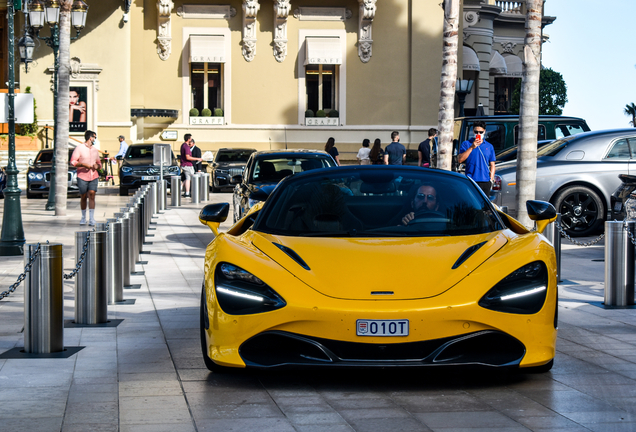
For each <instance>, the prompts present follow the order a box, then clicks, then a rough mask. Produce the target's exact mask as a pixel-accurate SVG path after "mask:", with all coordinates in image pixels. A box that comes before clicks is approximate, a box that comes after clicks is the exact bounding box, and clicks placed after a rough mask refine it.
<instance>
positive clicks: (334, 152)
mask: <svg viewBox="0 0 636 432" xmlns="http://www.w3.org/2000/svg"><path fill="white" fill-rule="evenodd" d="M325 151H326V152H327V153H329V154H330V155H331V157H332V158H333V160H335V161H336V165H338V166H340V159H339V158H338V155H339V154H340V153H338V149H337V148H336V140H335V139H334V138H333V137H331V138H329V139H328V140H327V144H325Z"/></svg>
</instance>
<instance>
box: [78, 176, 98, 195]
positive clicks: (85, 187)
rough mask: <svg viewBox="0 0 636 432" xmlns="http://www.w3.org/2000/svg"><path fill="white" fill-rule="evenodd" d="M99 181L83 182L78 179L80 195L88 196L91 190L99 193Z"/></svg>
mask: <svg viewBox="0 0 636 432" xmlns="http://www.w3.org/2000/svg"><path fill="white" fill-rule="evenodd" d="M98 180H99V179H93V180H91V181H86V180H82V179H81V178H79V177H78V178H77V187H78V188H79V193H80V195H84V194H86V193H87V192H88V191H89V190H92V191H95V192H97V182H98Z"/></svg>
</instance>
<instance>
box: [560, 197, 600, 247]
mask: <svg viewBox="0 0 636 432" xmlns="http://www.w3.org/2000/svg"><path fill="white" fill-rule="evenodd" d="M553 203H554V207H555V208H556V211H557V213H561V225H562V226H563V228H564V229H565V232H566V233H568V235H570V236H579V237H583V236H590V235H593V234H594V233H595V232H596V231H598V229H599V228H600V227H601V225H602V224H603V220H604V219H605V205H604V204H603V201H602V200H601V198H600V197H599V196H598V194H597V193H596V192H594V191H593V190H592V189H590V188H588V187H585V186H571V187H568V188H565V189H563V190H562V191H561V192H559V193H558V194H557V195H556V197H555V198H554V200H553Z"/></svg>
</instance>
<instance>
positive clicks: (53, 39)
mask: <svg viewBox="0 0 636 432" xmlns="http://www.w3.org/2000/svg"><path fill="white" fill-rule="evenodd" d="M28 10H29V24H30V25H31V29H32V30H33V34H34V35H35V37H37V38H38V39H40V40H43V41H44V42H45V43H46V44H47V45H48V46H49V47H51V48H52V49H53V60H54V63H53V64H54V67H53V122H54V124H55V135H54V138H53V161H52V165H51V172H50V182H49V199H48V201H47V203H46V206H45V207H44V208H45V209H46V210H55V152H56V150H57V139H56V138H55V137H56V136H57V130H58V124H57V103H58V100H57V99H58V98H57V73H58V70H59V67H60V62H59V58H58V52H59V49H60V28H59V25H58V24H59V22H60V4H59V3H58V1H57V0H47V1H46V3H44V4H43V3H42V2H41V1H40V0H31V1H30V2H29V8H28ZM87 12H88V5H87V4H86V3H84V2H83V1H82V0H75V1H74V2H73V5H72V6H71V25H72V26H73V28H75V31H76V34H75V37H72V38H71V40H75V39H77V38H78V37H79V35H80V31H81V30H82V29H83V28H84V26H85V25H86V14H87ZM44 22H46V23H47V24H48V25H49V27H50V30H51V35H50V36H48V37H42V36H40V34H39V33H40V30H41V29H42V27H44ZM26 37H28V34H27V35H26V36H25V37H24V38H26ZM24 38H23V39H24ZM29 39H30V38H29ZM31 42H33V41H32V40H31ZM27 44H28V41H26V40H25V42H24V45H25V49H24V56H23V55H22V50H20V57H21V60H22V61H23V62H24V63H25V64H26V67H27V68H28V64H29V63H30V62H31V61H32V60H33V57H32V56H33V49H31V50H30V55H29V50H28V49H27ZM27 71H28V69H27Z"/></svg>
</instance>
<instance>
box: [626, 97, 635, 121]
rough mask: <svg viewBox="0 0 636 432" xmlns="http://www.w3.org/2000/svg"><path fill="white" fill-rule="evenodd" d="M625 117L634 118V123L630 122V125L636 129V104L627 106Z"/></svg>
mask: <svg viewBox="0 0 636 432" xmlns="http://www.w3.org/2000/svg"><path fill="white" fill-rule="evenodd" d="M625 115H628V116H632V121H630V123H631V125H632V126H634V127H636V105H634V102H632V103H631V104H627V105H625Z"/></svg>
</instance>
